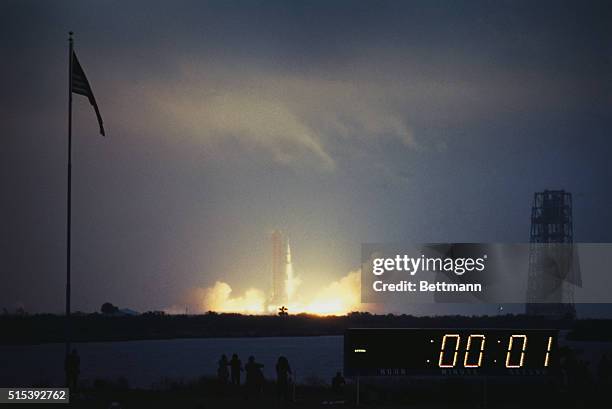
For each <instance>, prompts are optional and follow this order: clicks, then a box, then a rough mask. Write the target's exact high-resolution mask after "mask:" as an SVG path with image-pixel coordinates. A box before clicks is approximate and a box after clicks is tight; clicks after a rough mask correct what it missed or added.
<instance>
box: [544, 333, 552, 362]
mask: <svg viewBox="0 0 612 409" xmlns="http://www.w3.org/2000/svg"><path fill="white" fill-rule="evenodd" d="M551 348H552V337H548V346H547V347H546V358H544V368H546V367H548V361H549V359H550V349H551Z"/></svg>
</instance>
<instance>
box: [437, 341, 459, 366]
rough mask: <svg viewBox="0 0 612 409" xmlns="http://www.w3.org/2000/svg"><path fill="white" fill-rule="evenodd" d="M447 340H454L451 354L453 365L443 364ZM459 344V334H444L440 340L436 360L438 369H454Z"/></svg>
mask: <svg viewBox="0 0 612 409" xmlns="http://www.w3.org/2000/svg"><path fill="white" fill-rule="evenodd" d="M448 338H455V340H456V341H455V351H454V353H453V364H452V365H448V364H443V363H442V362H444V349H445V348H446V340H447V339H448ZM460 342H461V337H460V336H459V334H445V335H444V337H443V338H442V348H441V349H440V359H439V360H438V366H439V367H440V368H454V367H455V364H456V363H457V354H458V353H459V343H460Z"/></svg>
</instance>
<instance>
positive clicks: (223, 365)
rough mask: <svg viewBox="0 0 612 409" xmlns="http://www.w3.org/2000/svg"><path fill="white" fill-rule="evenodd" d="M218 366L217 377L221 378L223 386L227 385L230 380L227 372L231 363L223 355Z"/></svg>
mask: <svg viewBox="0 0 612 409" xmlns="http://www.w3.org/2000/svg"><path fill="white" fill-rule="evenodd" d="M218 365H219V366H218V367H217V377H218V378H219V381H220V382H221V384H222V385H225V384H226V383H227V380H228V378H229V372H228V370H227V367H228V365H229V362H228V361H227V356H225V354H223V355H221V359H219V362H218Z"/></svg>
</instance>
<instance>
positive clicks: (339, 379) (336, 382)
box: [332, 372, 346, 394]
mask: <svg viewBox="0 0 612 409" xmlns="http://www.w3.org/2000/svg"><path fill="white" fill-rule="evenodd" d="M344 385H346V381H345V380H344V377H343V376H342V374H341V373H340V372H336V376H334V377H333V378H332V391H334V393H337V394H341V393H342V390H343V389H344Z"/></svg>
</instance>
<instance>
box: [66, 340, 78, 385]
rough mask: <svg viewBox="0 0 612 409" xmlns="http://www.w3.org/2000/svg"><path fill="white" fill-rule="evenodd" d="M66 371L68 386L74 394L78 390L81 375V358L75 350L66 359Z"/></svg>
mask: <svg viewBox="0 0 612 409" xmlns="http://www.w3.org/2000/svg"><path fill="white" fill-rule="evenodd" d="M64 369H65V371H66V383H67V386H68V388H70V391H71V392H73V391H75V390H76V388H77V384H78V383H79V374H80V373H81V358H80V357H79V353H78V352H77V350H76V349H73V350H72V352H70V353H69V354H68V356H67V357H66V362H64Z"/></svg>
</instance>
